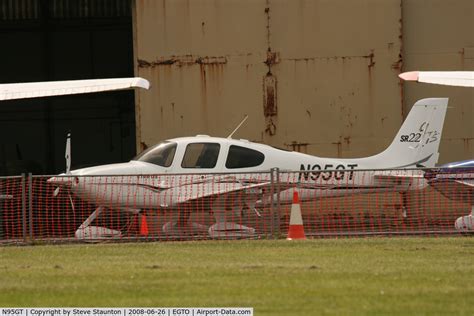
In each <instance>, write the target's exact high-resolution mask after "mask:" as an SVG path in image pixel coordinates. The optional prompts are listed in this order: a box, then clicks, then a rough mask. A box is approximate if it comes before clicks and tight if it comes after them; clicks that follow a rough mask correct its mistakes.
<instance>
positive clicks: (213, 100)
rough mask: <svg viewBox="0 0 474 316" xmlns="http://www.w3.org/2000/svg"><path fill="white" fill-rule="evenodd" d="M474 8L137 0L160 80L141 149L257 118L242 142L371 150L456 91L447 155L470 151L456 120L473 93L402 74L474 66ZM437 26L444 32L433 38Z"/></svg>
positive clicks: (139, 106)
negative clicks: (434, 100) (411, 115)
mask: <svg viewBox="0 0 474 316" xmlns="http://www.w3.org/2000/svg"><path fill="white" fill-rule="evenodd" d="M453 6H454V7H456V9H452V7H453ZM473 6H474V4H473V3H472V1H469V0H456V1H454V2H449V3H448V2H446V3H445V2H443V1H438V0H429V1H423V2H420V1H414V0H412V1H406V0H387V1H377V0H358V1H349V2H348V1H344V0H332V1H325V0H301V1H286V0H278V1H275V0H255V1H239V0H229V1H225V2H223V1H213V0H196V1H186V0H173V1H169V0H159V1H156V0H140V1H134V2H133V10H134V12H133V17H134V37H135V42H134V49H135V72H136V74H137V75H139V76H142V77H145V78H147V79H149V80H150V82H151V84H152V87H153V88H152V90H151V91H145V92H140V93H138V94H137V97H136V98H137V102H136V128H137V133H136V137H137V145H138V146H137V147H138V150H140V149H141V148H144V147H147V146H150V145H152V144H154V143H156V142H158V141H160V140H162V139H166V138H170V137H177V136H185V135H186V136H188V135H194V134H210V135H213V136H223V137H226V136H227V135H228V134H229V133H230V132H231V131H232V130H233V128H234V127H235V126H236V125H237V124H238V123H239V121H240V120H241V119H242V118H243V117H244V115H245V114H248V115H249V119H248V121H247V123H246V124H245V125H244V126H243V127H242V128H241V129H240V130H239V131H238V133H237V134H236V135H235V137H236V138H246V139H250V140H254V141H258V142H264V143H267V144H271V145H276V146H279V147H286V148H289V149H294V150H298V151H302V152H307V153H311V154H317V155H319V156H334V157H356V156H365V155H370V154H374V153H377V152H379V151H381V150H383V149H384V148H385V147H386V146H387V145H388V144H389V143H390V141H391V140H392V138H393V137H394V135H395V134H396V132H397V130H398V128H399V126H400V124H401V122H402V120H403V118H404V116H405V115H406V114H407V113H408V111H409V109H410V107H411V105H412V104H413V103H414V102H415V101H416V99H417V98H419V97H421V96H443V95H448V96H451V95H453V94H454V96H455V97H454V98H453V99H452V101H451V104H453V103H458V102H459V103H462V104H465V107H464V108H463V109H464V110H462V111H457V110H456V112H455V111H451V112H455V114H452V113H449V114H448V116H450V118H449V119H448V122H447V123H448V124H447V125H446V129H445V131H447V132H446V134H445V135H448V137H449V138H448V140H446V141H445V142H444V143H443V148H442V150H443V151H447V150H449V155H445V154H443V151H442V153H441V161H446V160H448V159H453V160H454V159H458V160H459V159H463V158H469V157H470V156H473V154H474V152H473V150H474V149H473V148H474V145H473V141H471V140H472V136H473V130H472V127H469V126H461V125H460V124H456V122H459V119H461V117H462V120H461V121H462V122H467V125H469V124H468V122H469V121H470V122H471V123H472V121H473V120H472V118H473V117H472V107H473V106H474V104H473V103H474V102H473V97H472V96H473V94H472V92H470V91H467V90H462V91H461V90H459V93H457V92H456V91H455V90H456V89H454V90H453V88H445V89H440V88H439V87H430V88H428V87H422V86H420V85H415V84H413V83H409V84H406V83H405V84H401V83H400V81H399V79H398V77H397V75H398V74H399V73H400V72H401V71H403V70H414V69H443V68H444V69H445V67H446V66H448V65H449V66H452V67H456V68H455V69H453V70H456V69H462V68H460V67H461V66H462V67H464V69H465V70H473V64H472V62H470V61H469V60H468V61H466V60H465V59H466V58H465V59H462V58H461V55H462V56H464V57H465V56H470V54H471V49H472V48H471V47H473V46H474V44H473V43H472V30H473V29H474V28H470V29H469V25H470V24H469V23H471V24H472V23H473V22H472V21H473V16H472V14H473V13H472V12H473V10H472V8H473ZM428 8H429V9H428ZM445 13H446V14H449V15H452V16H451V17H450V18H449V19H447V20H446V21H447V22H448V23H449V22H450V21H451V20H452V21H451V22H456V23H454V24H455V25H453V26H452V27H449V28H445V29H442V28H441V27H440V26H438V24H437V23H439V22H440V21H444V20H443V19H440V15H441V16H443V15H444V14H445ZM458 13H461V14H460V15H459V16H458V15H457V14H458ZM458 20H459V21H458ZM443 24H444V23H443ZM432 27H434V30H437V31H436V32H437V33H438V34H439V33H440V32H443V33H442V35H443V36H441V37H439V36H437V35H431V30H432V29H433V28H432ZM457 27H462V31H457ZM453 37H456V40H454V39H453ZM420 38H422V40H420ZM470 41H471V42H470ZM460 51H463V52H464V53H462V54H461V53H459V52H460ZM447 52H448V53H447ZM449 52H450V53H449ZM466 52H467V53H466ZM426 57H430V58H426ZM446 58H447V59H449V58H451V59H452V62H451V63H449V64H445V62H444V61H445V60H447V59H446ZM456 58H457V59H456ZM467 59H469V58H467ZM461 60H462V62H461ZM440 61H441V62H440ZM409 85H411V86H409ZM425 89H427V90H425ZM449 89H451V90H449ZM420 91H421V92H420ZM424 91H426V92H427V93H424ZM468 108H469V109H470V110H468ZM470 125H472V124H470ZM466 139H467V140H466Z"/></svg>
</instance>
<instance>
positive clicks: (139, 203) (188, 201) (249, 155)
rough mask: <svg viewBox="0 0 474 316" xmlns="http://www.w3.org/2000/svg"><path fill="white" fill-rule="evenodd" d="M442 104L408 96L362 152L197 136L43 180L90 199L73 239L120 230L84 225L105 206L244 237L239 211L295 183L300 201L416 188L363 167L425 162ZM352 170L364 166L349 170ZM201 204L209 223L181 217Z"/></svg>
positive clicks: (173, 227) (433, 149)
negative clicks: (159, 213) (325, 153)
mask: <svg viewBox="0 0 474 316" xmlns="http://www.w3.org/2000/svg"><path fill="white" fill-rule="evenodd" d="M447 103H448V100H447V99H445V98H433V99H423V100H420V101H418V102H416V104H415V105H414V106H413V108H412V110H411V111H410V113H409V115H408V117H407V118H406V120H405V122H404V123H403V125H402V127H401V129H400V130H399V132H398V134H397V135H396V137H395V138H394V140H393V141H392V143H391V145H390V146H389V147H388V148H387V149H386V150H385V151H383V152H382V153H380V154H378V155H375V156H371V157H366V158H356V159H335V158H319V157H315V156H311V155H307V154H302V153H299V152H291V151H286V150H282V149H278V148H274V147H271V146H267V145H264V144H259V143H253V142H250V141H247V140H236V139H232V138H230V137H228V138H218V137H210V136H205V135H198V136H194V137H183V138H174V139H169V140H166V141H163V142H161V143H159V144H157V145H155V146H153V147H151V148H149V149H147V150H146V151H144V152H142V153H141V154H140V155H138V156H137V157H136V158H134V159H133V160H131V161H130V162H127V163H119V164H110V165H102V166H96V167H91V168H84V169H78V170H73V171H70V170H69V167H68V169H67V172H66V173H65V174H62V175H60V176H57V177H53V178H51V179H49V180H48V182H49V183H50V184H53V185H55V186H58V188H59V187H67V188H68V190H70V191H71V192H72V193H73V194H74V195H75V196H77V197H79V198H81V199H83V200H86V201H89V202H90V203H92V204H95V205H98V207H97V209H96V210H95V211H94V213H92V215H91V216H90V217H89V218H88V219H87V220H86V221H85V222H84V223H83V224H82V225H81V226H80V227H79V228H78V230H77V231H76V237H77V238H86V239H88V238H97V237H99V236H120V232H119V231H116V230H111V229H106V228H104V227H97V226H91V223H92V221H93V220H94V219H95V218H96V217H97V216H99V214H100V213H101V212H102V211H103V210H104V209H105V208H109V209H116V210H123V211H129V212H133V213H140V212H141V211H142V210H175V212H174V218H173V219H172V220H171V221H170V222H168V223H166V224H165V225H164V226H163V227H162V230H163V231H164V232H165V233H169V234H174V233H177V232H179V230H180V228H181V230H182V231H183V232H184V231H188V232H198V231H199V232H202V231H203V230H206V231H207V232H208V234H209V236H210V237H221V236H227V237H230V236H234V237H235V236H251V235H253V234H254V233H255V229H254V228H252V227H248V226H246V225H243V224H242V221H241V220H242V215H243V212H244V211H247V210H250V211H253V212H255V213H256V214H257V216H258V215H259V212H258V210H257V209H258V207H260V206H262V205H263V204H265V203H269V202H270V201H271V200H272V198H273V199H279V200H280V203H291V201H292V194H291V192H290V191H291V190H292V188H294V187H296V186H297V187H298V192H299V194H300V199H301V200H309V199H316V198H320V197H327V196H341V195H347V194H356V193H371V192H381V191H391V192H393V191H398V192H406V191H408V190H414V189H420V188H423V187H424V186H425V182H424V181H423V180H424V179H423V178H421V181H420V178H416V179H414V178H413V177H405V176H403V175H398V176H397V175H393V173H391V172H388V171H384V170H379V171H373V170H372V171H370V170H368V169H407V168H417V167H433V166H434V165H435V163H436V162H437V159H438V156H439V154H438V148H439V144H440V139H441V134H442V128H443V123H444V117H445V113H446V108H447ZM67 148H70V143H69V142H68V145H67ZM69 151H70V149H67V152H69ZM66 156H68V157H70V154H66ZM67 165H68V166H70V162H68V163H67ZM273 168H278V169H279V170H280V173H279V178H278V180H277V181H278V182H279V184H280V185H279V186H275V185H274V183H273V182H272V181H271V175H270V173H266V174H263V175H262V174H261V172H267V171H270V170H272V169H273ZM360 169H367V170H368V171H365V172H363V173H362V172H357V170H360ZM282 171H298V172H297V173H285V172H282ZM237 172H238V173H237ZM258 172H260V173H258ZM148 175H160V176H155V177H150V176H148ZM278 193H279V195H278ZM183 205H187V207H183ZM202 205H204V208H205V209H206V210H208V211H210V213H212V214H213V216H214V219H215V224H213V225H211V226H210V227H207V226H203V225H201V224H197V223H189V222H188V220H189V218H190V214H191V212H192V210H193V209H197V208H198V207H199V206H202ZM201 209H202V207H201Z"/></svg>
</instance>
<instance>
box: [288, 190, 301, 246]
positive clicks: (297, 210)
mask: <svg viewBox="0 0 474 316" xmlns="http://www.w3.org/2000/svg"><path fill="white" fill-rule="evenodd" d="M286 239H287V240H293V239H306V236H305V234H304V227H303V218H302V217H301V206H300V199H299V197H298V192H297V191H296V190H295V191H294V192H293V204H291V214H290V227H289V229H288V237H286Z"/></svg>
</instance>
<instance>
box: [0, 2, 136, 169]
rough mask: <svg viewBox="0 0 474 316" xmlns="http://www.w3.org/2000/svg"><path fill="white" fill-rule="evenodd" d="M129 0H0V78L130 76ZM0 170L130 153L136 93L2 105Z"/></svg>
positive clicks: (103, 159)
mask: <svg viewBox="0 0 474 316" xmlns="http://www.w3.org/2000/svg"><path fill="white" fill-rule="evenodd" d="M132 42H133V40H132V22H131V9H130V0H94V1H92V0H81V1H77V0H17V1H9V0H0V43H1V49H0V83H10V82H28V81H49V80H74V79H89V78H112V77H131V76H133V46H132ZM0 105H1V106H0V121H1V123H0V174H1V175H5V174H10V175H11V174H19V173H22V172H33V173H36V174H38V173H43V174H53V173H58V172H63V171H64V169H65V161H64V147H65V137H66V133H67V131H71V132H72V166H73V168H74V167H76V168H77V167H83V166H87V165H94V164H101V163H110V162H119V161H126V160H129V159H130V158H131V157H132V156H133V155H134V154H135V112H134V92H133V91H124V92H113V93H101V94H95V95H79V96H67V97H52V98H44V99H31V100H18V101H7V102H1V103H0Z"/></svg>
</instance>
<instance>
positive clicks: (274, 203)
mask: <svg viewBox="0 0 474 316" xmlns="http://www.w3.org/2000/svg"><path fill="white" fill-rule="evenodd" d="M279 178H280V175H279V169H278V168H272V169H271V170H270V181H271V189H270V213H271V226H272V229H271V234H272V235H273V238H279V235H280V203H279V201H280V188H279V184H280V180H279ZM275 188H276V190H275ZM275 196H276V199H275Z"/></svg>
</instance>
